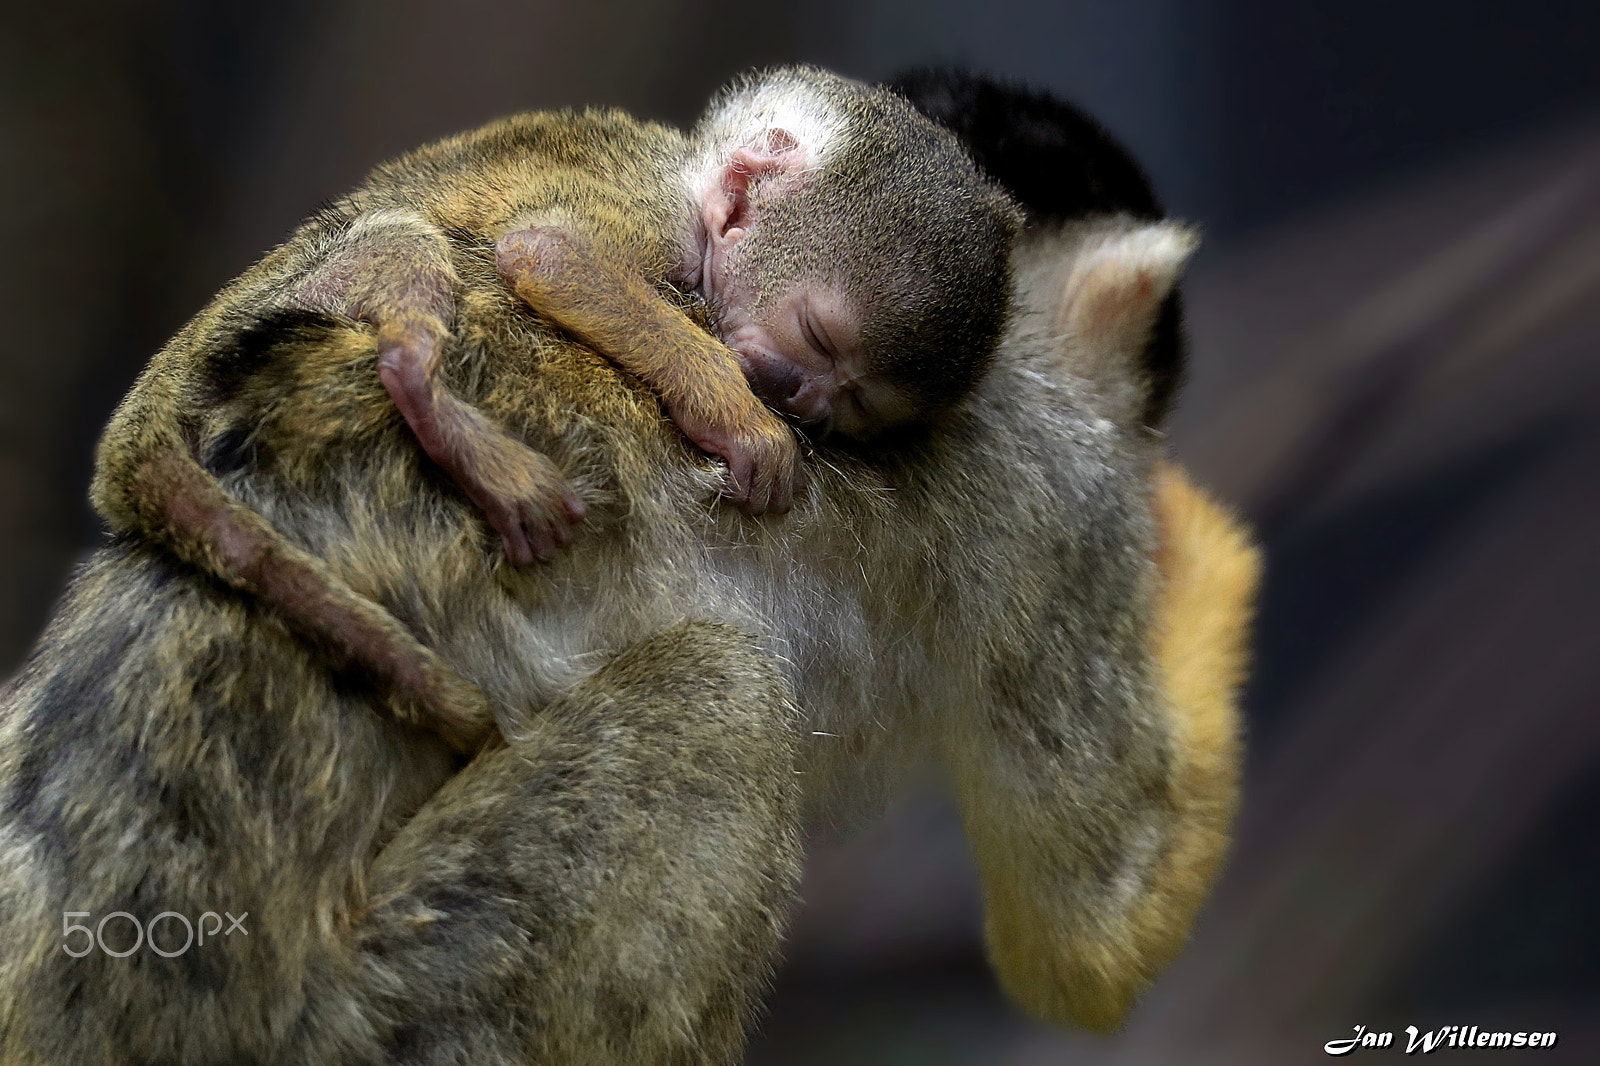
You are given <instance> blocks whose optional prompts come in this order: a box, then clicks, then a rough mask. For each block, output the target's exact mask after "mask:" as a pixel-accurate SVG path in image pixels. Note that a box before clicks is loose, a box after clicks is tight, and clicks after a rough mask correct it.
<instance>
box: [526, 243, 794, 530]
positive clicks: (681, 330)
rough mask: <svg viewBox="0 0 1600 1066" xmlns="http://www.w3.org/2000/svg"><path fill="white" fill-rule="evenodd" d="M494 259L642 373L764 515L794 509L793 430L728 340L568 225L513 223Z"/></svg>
mask: <svg viewBox="0 0 1600 1066" xmlns="http://www.w3.org/2000/svg"><path fill="white" fill-rule="evenodd" d="M495 257H496V263H497V265H498V267H499V269H500V273H501V274H502V275H503V276H504V277H505V279H506V281H507V282H508V283H509V284H510V285H511V287H512V289H513V290H514V291H515V292H516V293H517V295H518V296H520V297H521V298H522V299H523V300H524V301H525V302H526V303H527V304H528V306H529V307H531V308H533V310H535V311H537V312H538V313H539V314H541V315H543V316H545V317H546V318H548V319H550V320H551V321H552V322H554V323H555V324H557V325H558V326H560V327H561V328H562V329H564V330H566V331H567V332H568V333H570V334H572V335H573V336H574V337H576V338H577V339H578V340H580V341H582V342H583V343H584V344H586V345H588V346H589V347H590V348H593V349H594V350H595V351H596V352H597V353H599V354H600V355H603V356H604V357H606V358H607V359H609V360H611V361H612V362H613V363H616V364H617V365H618V366H620V367H621V368H622V369H624V370H626V371H628V372H629V373H630V374H633V375H635V376H636V377H638V378H639V379H640V380H641V381H643V382H644V383H645V384H646V385H648V386H649V387H650V388H651V389H652V390H653V391H654V392H655V393H656V394H657V395H658V396H660V397H661V403H662V406H664V407H665V408H666V411H667V414H668V416H669V417H671V419H672V420H673V422H675V423H676V424H677V426H678V428H679V429H681V430H682V431H683V433H684V435H685V436H687V437H688V438H689V439H690V440H691V441H693V442H694V443H695V444H696V445H697V446H698V447H700V448H702V449H704V450H705V451H707V452H710V453H712V454H713V455H719V456H721V457H722V458H724V459H726V460H727V462H728V469H729V474H730V479H731V487H730V489H729V492H728V495H729V496H730V497H731V498H732V499H734V500H735V501H736V502H738V503H739V504H740V505H741V506H743V507H744V508H745V509H746V510H749V511H751V512H752V513H756V514H759V513H761V512H763V511H769V510H770V511H773V512H775V513H782V512H784V511H787V510H788V509H789V505H790V502H791V500H792V496H793V492H794V488H795V485H796V482H797V479H798V478H799V477H800V457H799V450H798V447H797V445H796V442H795V438H794V433H793V431H792V430H790V429H789V427H788V426H787V425H786V424H785V423H784V422H783V421H782V420H781V419H780V418H778V417H777V416H776V415H774V414H773V413H772V412H771V411H769V410H768V409H767V408H766V407H765V406H763V405H762V403H761V401H759V400H758V399H756V397H755V394H754V393H752V392H751V391H750V386H749V385H748V384H747V383H746V381H745V378H744V374H743V372H742V371H741V370H740V368H739V360H738V357H737V356H736V355H734V353H733V352H732V351H731V350H729V348H728V347H727V346H726V345H724V344H723V343H722V342H721V341H719V340H717V339H716V338H715V337H712V336H711V335H709V334H708V333H707V332H706V331H705V330H703V329H701V328H700V327H699V326H697V325H695V324H694V322H692V321H691V320H690V319H689V317H688V316H687V315H685V314H683V312H681V311H679V310H678V309H677V308H675V307H672V306H671V305H670V304H668V303H667V302H666V300H664V299H663V298H662V296H661V294H660V293H659V292H658V291H656V289H655V288H653V287H652V286H651V285H650V284H648V283H647V282H646V281H645V279H644V278H642V277H640V276H639V274H638V273H637V272H636V271H632V270H628V269H626V268H624V267H622V266H619V265H617V264H615V263H612V262H611V261H609V260H608V259H606V258H605V257H603V256H602V255H601V253H600V252H599V251H598V250H597V249H596V248H595V247H594V246H593V244H592V243H591V242H590V241H589V240H588V239H587V238H585V237H584V236H582V235H581V234H578V233H576V232H574V231H573V230H571V229H569V228H565V227H557V226H542V227H534V228H530V229H522V230H517V231H514V232H512V233H509V234H507V235H505V236H504V237H502V238H501V239H500V241H499V242H498V244H497V245H496V248H495Z"/></svg>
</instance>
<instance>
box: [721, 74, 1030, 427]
mask: <svg viewBox="0 0 1600 1066" xmlns="http://www.w3.org/2000/svg"><path fill="white" fill-rule="evenodd" d="M696 137H697V140H698V142H699V144H700V146H701V149H702V151H701V154H700V156H699V161H698V164H697V166H698V168H699V170H698V175H697V178H696V181H695V191H696V195H697V196H698V198H699V210H700V214H701V221H702V222H703V224H704V229H705V248H704V255H703V264H704V265H703V269H702V272H701V276H700V280H701V291H702V292H703V293H704V294H705V296H706V299H707V302H708V304H709V306H710V308H711V310H712V313H713V316H714V318H715V322H716V325H717V329H718V332H719V333H720V335H721V336H722V339H723V340H724V342H726V343H727V344H728V346H729V347H730V348H732V349H733V350H734V351H735V352H737V353H738V355H739V358H740V363H741V365H742V367H743V369H744V373H745V377H746V378H747V379H748V380H749V382H750V386H751V388H752V389H753V390H754V391H755V392H756V394H757V395H759V396H760V397H761V398H762V399H763V400H765V401H767V402H768V403H769V404H771V405H772V406H774V407H776V408H777V409H778V410H780V411H783V412H785V413H786V414H788V415H790V416H792V417H794V418H795V419H796V420H798V421H799V422H801V423H802V424H805V425H808V426H812V427H815V432H816V433H817V434H819V435H826V434H828V433H838V434H842V435H844V436H848V437H853V438H856V439H868V438H870V437H872V436H874V435H876V434H877V433H879V432H881V431H882V430H884V429H887V428H890V427H892V426H896V425H903V424H906V423H909V422H914V421H919V420H923V419H926V418H929V417H932V416H933V415H935V414H937V413H938V412H939V411H940V410H942V409H944V408H946V407H949V406H950V405H951V404H953V403H955V402H956V401H957V400H959V399H961V397H962V396H964V395H965V394H966V393H967V391H968V390H969V389H970V388H971V387H972V386H973V384H974V383H975V382H976V381H977V380H978V378H979V376H980V375H981V374H982V373H983V371H984V369H985V368H986V367H987V365H988V363H989V358H990V356H991V354H992V352H993V350H994V346H995V343H996V342H997V341H998V339H999V336H1000V331H1001V329H1002V328H1003V326H1004V324H1005V321H1006V314H1007V310H1008V299H1009V292H1010V265H1009V263H1010V249H1011V244H1012V240H1013V238H1014V237H1015V235H1016V232H1017V230H1018V228H1019V226H1020V224H1021V218H1020V215H1019V213H1018V211H1017V209H1016V207H1015V206H1014V205H1013V204H1012V202H1011V200H1010V199H1009V198H1008V197H1007V196H1006V194H1005V193H1004V192H1002V191H1001V190H1000V189H999V188H998V187H997V186H995V185H993V184H992V183H990V182H989V181H988V180H986V179H985V178H984V177H983V175H982V174H980V173H979V171H978V169H977V168H976V166H974V164H973V163H972V161H971V159H970V158H968V156H967V155H966V153H965V152H964V151H963V149H962V148H961V146H960V144H959V143H958V142H957V141H956V140H955V138H954V137H953V136H952V135H951V134H949V133H947V132H945V131H944V130H942V129H941V128H939V127H938V126H936V125H934V124H933V123H932V122H930V121H929V120H927V119H926V118H924V117H923V116H921V115H919V114H918V113H917V112H916V111H914V110H913V109H912V108H911V106H910V104H908V103H907V102H906V101H905V100H903V99H901V98H900V97H898V96H895V95H893V94H891V93H888V92H886V91H883V90H880V89H875V88H872V87H869V86H867V85H863V84H861V83H859V82H854V81H851V80H849V79H846V78H841V77H839V76H837V75H834V74H829V73H827V72H825V71H821V70H817V69H814V68H804V67H799V68H783V69H780V70H776V71H771V72H767V73H764V74H759V75H753V76H751V77H749V78H747V79H745V80H743V81H741V82H738V83H736V84H735V85H733V86H731V87H730V88H728V89H727V90H725V91H724V92H723V93H722V94H721V95H720V96H719V97H718V98H717V100H715V101H713V103H712V106H711V108H710V110H709V111H708V113H707V115H706V117H705V118H704V119H703V120H702V122H701V123H700V126H699V128H698V129H697V130H696Z"/></svg>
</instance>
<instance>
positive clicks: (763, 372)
mask: <svg viewBox="0 0 1600 1066" xmlns="http://www.w3.org/2000/svg"><path fill="white" fill-rule="evenodd" d="M744 376H745V380H746V381H748V382H749V383H750V391H751V392H753V393H755V394H756V396H758V397H760V398H761V399H762V400H763V401H765V402H766V403H770V404H772V405H773V406H775V407H783V406H786V405H787V404H788V403H789V401H790V400H792V399H794V397H795V394H797V393H798V392H799V391H800V389H801V387H802V386H803V385H804V384H805V375H804V374H803V373H801V371H800V368H799V367H797V366H795V365H794V364H793V363H791V362H788V361H787V360H779V359H750V360H747V361H746V362H745V371H744Z"/></svg>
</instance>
